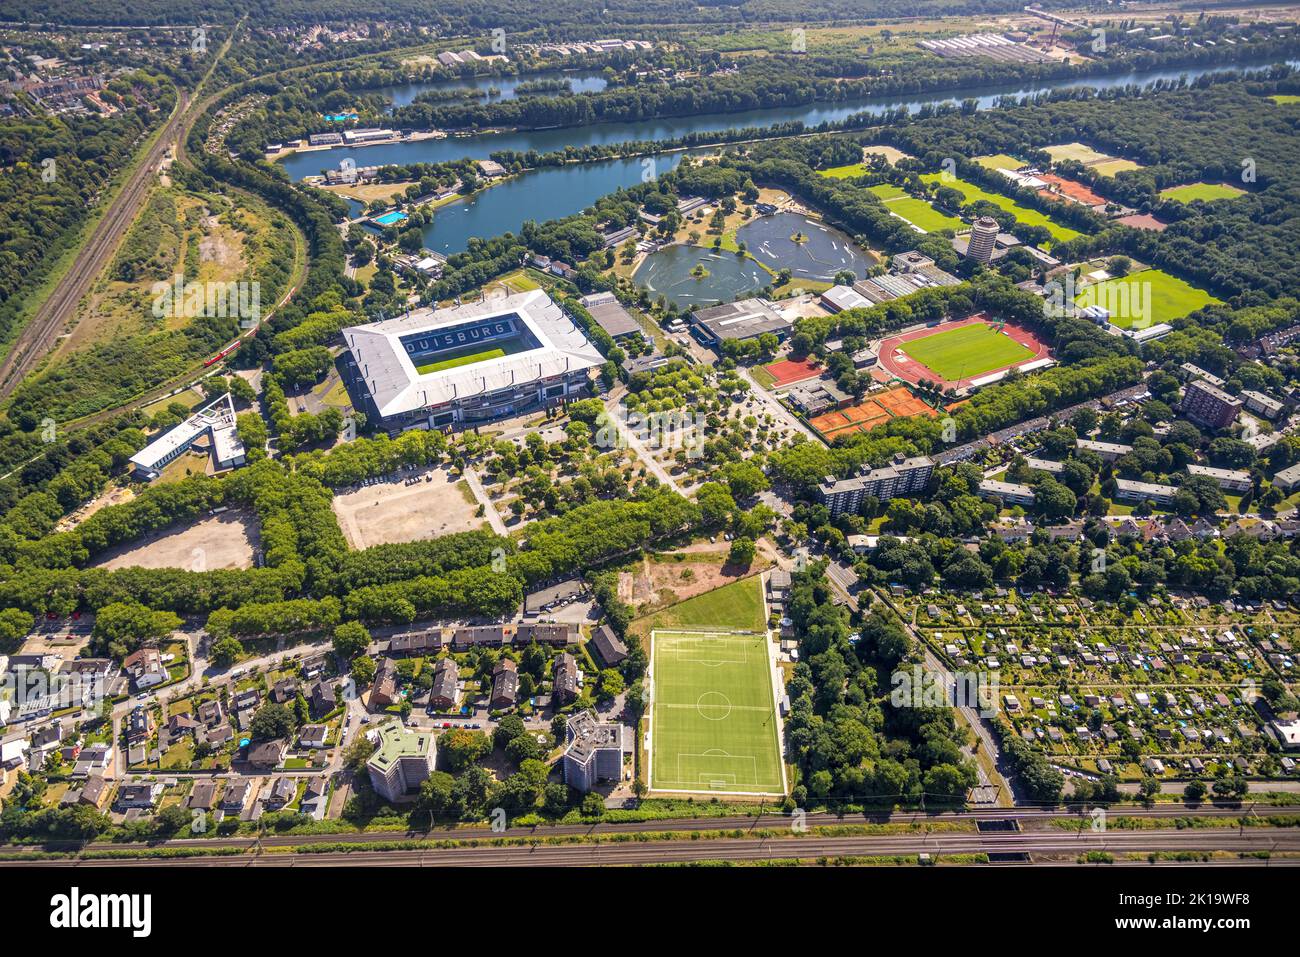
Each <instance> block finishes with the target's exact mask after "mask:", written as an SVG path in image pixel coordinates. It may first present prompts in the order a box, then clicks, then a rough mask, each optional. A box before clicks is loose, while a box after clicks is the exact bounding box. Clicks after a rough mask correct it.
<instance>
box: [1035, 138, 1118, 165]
mask: <svg viewBox="0 0 1300 957" xmlns="http://www.w3.org/2000/svg"><path fill="white" fill-rule="evenodd" d="M1043 150H1044V152H1046V153H1047V155H1048V156H1050V157H1051V158H1052V162H1053V163H1059V162H1061V161H1062V160H1075V161H1077V162H1079V163H1083V164H1084V165H1087V164H1088V163H1095V162H1097V160H1104V159H1106V154H1105V153H1099V152H1097V151H1096V150H1095V149H1093V148H1092V147H1091V146H1085V145H1084V144H1083V143H1060V144H1058V145H1056V146H1045V147H1043Z"/></svg>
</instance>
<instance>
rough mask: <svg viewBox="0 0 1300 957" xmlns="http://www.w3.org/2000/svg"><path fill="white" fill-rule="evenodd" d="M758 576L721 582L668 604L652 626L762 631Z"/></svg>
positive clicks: (761, 597)
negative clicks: (700, 592)
mask: <svg viewBox="0 0 1300 957" xmlns="http://www.w3.org/2000/svg"><path fill="white" fill-rule="evenodd" d="M760 586H761V581H760V578H759V576H758V575H754V576H752V577H750V578H744V579H741V580H740V581H736V582H732V583H731V584H730V585H723V586H722V587H721V588H715V589H714V590H713V591H708V592H705V593H704V594H703V595H696V596H695V597H694V598H688V599H686V601H683V602H678V603H677V604H676V605H670V606H669V607H667V608H665V609H664V610H663V611H661V612H659V613H658V614H656V615H655V616H654V619H653V621H652V622H651V627H652V628H687V627H691V628H733V629H742V630H746V631H762V630H763V629H764V628H765V627H766V626H767V621H766V619H764V617H763V593H762V591H761V590H760Z"/></svg>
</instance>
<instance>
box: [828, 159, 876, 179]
mask: <svg viewBox="0 0 1300 957" xmlns="http://www.w3.org/2000/svg"><path fill="white" fill-rule="evenodd" d="M866 172H867V166H866V164H865V163H850V164H849V165H848V166H832V167H831V168H830V169H823V170H818V171H817V175H818V176H828V177H830V178H831V179H852V178H853V177H855V176H862V175H864V174H865V173H866Z"/></svg>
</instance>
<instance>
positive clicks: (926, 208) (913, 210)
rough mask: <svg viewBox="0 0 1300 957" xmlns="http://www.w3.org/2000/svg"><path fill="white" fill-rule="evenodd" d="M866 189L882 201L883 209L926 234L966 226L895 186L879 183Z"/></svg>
mask: <svg viewBox="0 0 1300 957" xmlns="http://www.w3.org/2000/svg"><path fill="white" fill-rule="evenodd" d="M868 188H869V189H870V190H871V192H873V193H875V194H876V195H877V196H879V197H880V198H881V199H882V200H883V201H884V203H885V208H886V209H888V210H889V211H890V212H891V213H894V214H895V215H897V216H900V217H902V218H903V219H905V220H907V221H908V222H909V223H911V224H912V225H913V226H916V227H917V228H918V229H924V230H925V231H926V232H927V233H933V232H937V231H939V230H941V229H953V230H957V229H961V228H962V227H963V226H965V225H966V224H965V223H963V222H962V221H961V220H960V219H958V218H957V217H955V216H949V215H948V214H947V213H941V212H939V211H938V210H937V209H935V208H934V207H933V206H931V205H930V204H929V203H927V202H926V201H925V200H923V199H917V198H916V197H914V196H909V195H907V193H905V192H904V191H903V190H901V189H899V188H898V187H897V186H891V185H889V184H888V183H881V184H879V185H876V186H870V187H868Z"/></svg>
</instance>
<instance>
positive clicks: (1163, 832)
mask: <svg viewBox="0 0 1300 957" xmlns="http://www.w3.org/2000/svg"><path fill="white" fill-rule="evenodd" d="M1087 852H1104V853H1109V854H1115V855H1125V854H1131V855H1145V854H1151V853H1174V854H1177V853H1194V854H1206V853H1213V852H1222V853H1227V854H1244V855H1257V854H1260V853H1289V854H1300V830H1290V829H1288V830H1278V829H1265V828H1246V829H1242V830H1240V831H1238V830H1224V831H1216V830H1206V829H1200V830H1196V829H1183V830H1179V829H1152V830H1146V831H1112V832H1109V833H1091V832H1082V833H1078V834H1074V833H1068V832H1060V833H1058V832H1051V831H1047V832H1037V833H1034V832H1027V833H1026V832H1021V833H1016V832H998V833H988V834H981V833H969V832H963V833H951V832H949V833H934V834H911V833H909V834H896V835H873V836H869V837H813V836H809V837H788V838H762V837H756V838H702V839H699V840H687V841H648V842H637V841H628V842H620V843H603V844H559V845H557V844H543V843H538V844H532V845H512V846H509V847H502V846H497V845H491V844H471V845H466V846H459V847H450V848H420V849H413V850H400V851H391V850H390V851H373V850H357V851H329V852H323V853H319V854H316V853H299V854H290V853H258V854H249V855H238V856H227V857H173V858H135V859H94V860H78V861H71V862H70V861H41V860H32V861H10V862H6V863H7V865H8V866H15V865H17V866H28V867H30V866H48V865H53V866H67V865H68V864H74V865H76V866H80V867H95V866H108V867H119V866H147V867H155V866H159V865H169V864H181V865H185V866H201V867H265V866H271V867H279V866H291V867H334V866H339V865H350V866H420V865H425V866H438V867H523V866H531V867H595V866H601V867H609V866H629V865H646V864H678V863H693V862H699V861H737V862H743V861H809V860H817V859H820V858H859V857H914V856H916V855H919V854H922V853H925V854H930V855H933V856H936V857H944V856H956V855H982V854H990V855H998V856H1001V857H1002V858H1003V859H1004V860H1008V861H1020V862H1025V863H1029V862H1031V861H1033V859H1034V857H1035V856H1048V857H1052V858H1054V859H1056V862H1057V863H1069V862H1075V861H1077V860H1078V858H1079V857H1080V856H1081V855H1083V854H1085V853H1087ZM1252 860H1253V862H1254V863H1256V864H1258V863H1259V861H1258V859H1255V858H1252ZM1225 863H1235V861H1230V862H1225ZM1276 863H1277V864H1279V865H1286V866H1293V865H1295V864H1297V863H1300V858H1297V859H1286V858H1283V859H1279V860H1278V861H1276Z"/></svg>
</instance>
